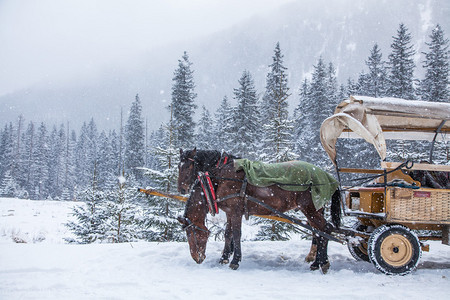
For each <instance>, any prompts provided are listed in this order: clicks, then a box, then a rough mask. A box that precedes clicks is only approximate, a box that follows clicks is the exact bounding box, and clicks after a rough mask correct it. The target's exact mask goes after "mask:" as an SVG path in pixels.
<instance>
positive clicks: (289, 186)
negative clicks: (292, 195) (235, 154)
mask: <svg viewBox="0 0 450 300" xmlns="http://www.w3.org/2000/svg"><path fill="white" fill-rule="evenodd" d="M234 167H235V169H236V171H237V170H240V169H242V170H244V172H245V174H246V175H247V180H248V182H249V183H250V184H252V185H255V186H260V187H265V186H269V185H274V184H276V185H278V186H279V187H280V188H282V189H284V190H287V191H302V192H303V191H306V190H308V189H309V188H311V195H312V199H313V202H314V206H315V207H316V209H320V208H322V207H323V206H324V205H325V203H326V202H328V201H329V200H330V199H331V196H332V195H333V193H334V192H335V191H336V189H337V187H338V186H339V183H338V181H337V180H336V179H334V177H333V176H331V175H330V174H328V173H327V172H325V171H323V170H322V169H320V168H319V167H316V166H314V165H312V164H310V163H307V162H304V161H289V162H283V163H275V164H266V163H262V162H258V161H250V160H248V159H236V160H235V161H234Z"/></svg>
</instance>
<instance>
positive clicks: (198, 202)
mask: <svg viewBox="0 0 450 300" xmlns="http://www.w3.org/2000/svg"><path fill="white" fill-rule="evenodd" d="M233 161H234V157H233V156H221V155H220V153H219V152H217V151H204V150H198V151H197V150H196V149H194V150H192V151H185V152H183V151H182V150H180V165H179V177H178V189H179V191H180V192H185V191H186V190H188V189H189V188H191V187H192V185H193V188H192V191H191V195H190V197H189V200H188V202H187V204H186V210H185V213H184V216H183V217H179V219H178V220H179V221H180V222H181V223H182V224H183V227H184V228H185V229H186V234H187V236H188V241H189V247H190V251H191V256H192V258H193V259H194V260H195V261H196V262H197V263H201V262H202V261H203V260H204V258H205V250H206V243H207V240H208V236H209V232H208V229H207V228H206V226H205V218H206V215H207V213H208V206H207V203H206V200H205V199H204V197H203V196H202V194H203V190H202V189H201V188H200V185H199V184H197V183H198V182H197V181H196V177H197V176H196V175H197V172H199V171H204V170H205V169H207V170H208V171H209V172H211V175H212V176H211V179H212V182H213V184H214V189H215V190H216V194H217V197H218V198H222V199H225V200H223V201H220V202H218V207H219V208H220V209H222V210H223V211H224V212H225V213H226V216H227V227H226V229H225V247H224V250H223V253H222V257H221V259H220V262H221V263H228V261H229V257H230V256H231V254H232V253H233V252H234V256H233V259H232V261H231V263H230V268H232V269H237V268H238V267H239V261H241V257H242V254H241V242H240V241H241V225H242V216H243V215H244V214H246V213H248V214H249V215H274V213H273V212H272V211H270V210H268V209H267V208H264V207H262V206H261V205H258V204H256V203H253V202H250V201H248V203H245V202H246V201H245V200H244V198H243V197H237V196H236V197H231V198H230V197H227V196H230V195H235V194H239V192H240V191H241V187H242V184H243V181H244V177H245V173H244V172H243V171H235V168H234V164H233ZM245 194H246V195H248V196H251V197H254V198H257V199H260V200H261V201H262V202H264V203H265V204H268V205H270V206H271V207H272V208H274V209H276V210H278V211H281V212H286V211H289V210H291V209H295V208H300V210H301V211H302V212H303V213H304V215H305V216H306V218H307V219H308V222H309V224H311V226H312V227H314V228H316V229H318V230H320V231H322V232H326V233H330V232H331V231H332V229H333V226H332V225H331V224H329V223H327V221H326V220H325V218H324V216H323V210H316V208H315V206H314V203H313V201H312V196H311V192H310V191H305V192H298V191H296V192H292V191H286V190H283V189H281V188H280V187H278V186H277V185H272V186H268V187H257V186H253V185H250V184H248V185H247V187H246V190H245ZM224 197H225V198H224ZM332 220H333V223H334V224H335V226H336V227H338V226H339V221H340V208H339V192H338V191H336V192H335V193H334V194H333V197H332ZM314 240H315V241H314ZM314 240H313V244H314V242H315V244H316V247H317V255H316V256H315V261H314V262H313V264H312V265H311V269H312V270H317V269H319V268H320V269H322V271H323V272H324V273H326V271H327V270H328V268H329V262H328V255H327V245H328V239H326V238H324V237H321V236H318V237H315V238H314ZM312 248H315V246H314V245H313V246H312Z"/></svg>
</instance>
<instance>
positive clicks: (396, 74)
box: [388, 23, 416, 99]
mask: <svg viewBox="0 0 450 300" xmlns="http://www.w3.org/2000/svg"><path fill="white" fill-rule="evenodd" d="M393 39H394V41H393V42H392V44H391V48H392V53H391V54H390V55H389V71H390V72H389V76H388V80H389V87H388V95H389V96H391V97H396V98H404V99H415V91H414V68H415V67H416V66H415V64H414V55H415V50H414V49H413V45H412V44H411V34H410V33H409V32H408V29H407V28H406V26H405V25H404V24H403V23H401V24H400V26H399V29H398V30H397V36H394V37H393Z"/></svg>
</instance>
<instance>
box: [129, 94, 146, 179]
mask: <svg viewBox="0 0 450 300" xmlns="http://www.w3.org/2000/svg"><path fill="white" fill-rule="evenodd" d="M144 157H145V127H144V120H143V118H142V105H141V101H140V99H139V95H136V98H135V101H134V102H133V103H132V105H131V109H130V115H129V117H128V121H127V125H126V127H125V172H126V173H131V174H133V175H134V177H135V178H137V179H140V178H142V172H141V171H140V170H138V169H136V168H139V167H144Z"/></svg>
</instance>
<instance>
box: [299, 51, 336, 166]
mask: <svg viewBox="0 0 450 300" xmlns="http://www.w3.org/2000/svg"><path fill="white" fill-rule="evenodd" d="M330 78H331V74H330V72H329V69H328V70H327V68H326V65H325V63H324V61H323V59H322V58H321V57H320V58H319V60H318V62H317V65H315V66H314V71H313V74H312V80H311V83H310V84H309V88H308V92H307V94H305V95H304V97H306V99H301V102H300V104H299V105H300V106H301V109H302V111H303V114H302V116H301V120H300V122H299V123H298V125H297V126H300V128H301V131H300V132H299V134H298V135H299V137H298V141H299V148H300V152H301V153H302V159H304V160H307V161H309V162H311V163H315V164H319V165H320V164H324V161H325V155H324V152H323V150H322V147H321V146H320V138H319V131H320V126H321V124H322V122H323V120H325V118H327V117H328V116H329V115H330V113H331V112H332V106H333V104H332V103H330V102H329V97H330V96H329V95H330V93H331V92H332V91H331V90H330V88H329V86H330V84H329V81H330ZM306 157H308V159H306Z"/></svg>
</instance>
